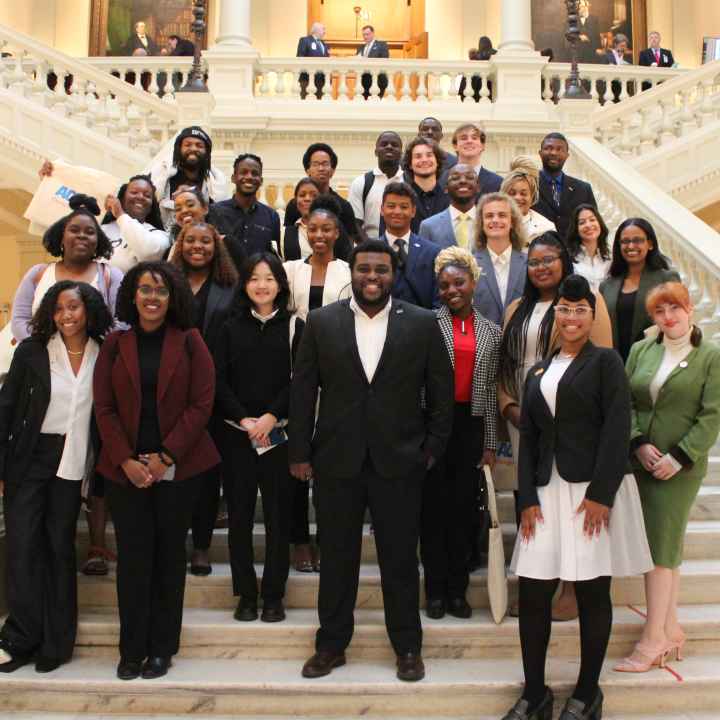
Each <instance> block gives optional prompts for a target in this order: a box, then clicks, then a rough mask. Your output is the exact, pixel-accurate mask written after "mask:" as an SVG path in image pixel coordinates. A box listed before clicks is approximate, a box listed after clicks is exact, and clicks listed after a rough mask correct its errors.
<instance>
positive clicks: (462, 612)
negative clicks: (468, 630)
mask: <svg viewBox="0 0 720 720" xmlns="http://www.w3.org/2000/svg"><path fill="white" fill-rule="evenodd" d="M447 610H448V612H449V613H450V614H451V615H452V616H453V617H456V618H469V617H471V616H472V608H471V607H470V605H469V604H468V601H467V600H466V599H465V598H464V597H454V598H450V599H449V600H448V605H447Z"/></svg>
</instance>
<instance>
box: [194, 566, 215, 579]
mask: <svg viewBox="0 0 720 720" xmlns="http://www.w3.org/2000/svg"><path fill="white" fill-rule="evenodd" d="M211 572H212V565H190V574H191V575H196V576H198V577H207V576H208V575H209V574H210V573H211Z"/></svg>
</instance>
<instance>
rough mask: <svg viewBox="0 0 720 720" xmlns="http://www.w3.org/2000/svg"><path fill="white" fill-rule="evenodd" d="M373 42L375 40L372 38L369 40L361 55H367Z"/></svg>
mask: <svg viewBox="0 0 720 720" xmlns="http://www.w3.org/2000/svg"><path fill="white" fill-rule="evenodd" d="M374 44H375V41H374V40H372V41H371V42H369V43H367V45H365V47H364V48H363V57H367V56H368V55H370V51H371V50H372V46H373V45H374Z"/></svg>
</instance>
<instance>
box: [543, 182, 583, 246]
mask: <svg viewBox="0 0 720 720" xmlns="http://www.w3.org/2000/svg"><path fill="white" fill-rule="evenodd" d="M539 186H540V187H539V190H540V198H539V199H538V201H537V203H536V204H535V205H534V206H533V210H537V211H538V212H539V213H540V214H541V215H544V216H545V217H546V218H547V219H548V220H550V221H552V222H554V223H555V227H556V228H557V231H558V234H559V235H560V237H561V238H562V239H563V240H565V236H566V235H567V231H568V227H569V225H570V215H572V211H573V210H574V209H575V208H576V207H577V206H578V205H582V204H583V203H588V204H590V205H594V206H595V207H597V201H596V200H595V195H594V194H593V190H592V186H591V185H590V183H586V182H585V181H584V180H580V179H578V178H574V177H571V176H570V175H565V178H564V182H563V191H562V195H560V207H559V208H558V206H557V205H555V203H554V202H553V194H552V188H551V187H550V181H549V180H547V179H546V178H545V176H544V175H543V174H542V173H541V174H540V182H539Z"/></svg>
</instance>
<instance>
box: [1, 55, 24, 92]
mask: <svg viewBox="0 0 720 720" xmlns="http://www.w3.org/2000/svg"><path fill="white" fill-rule="evenodd" d="M24 59H25V52H24V51H22V50H19V51H17V52H16V53H15V55H14V56H13V57H11V58H6V59H5V60H6V62H7V63H8V66H9V68H10V69H9V71H8V72H6V73H5V82H6V83H7V87H8V88H9V89H10V90H12V91H13V92H15V93H17V94H19V95H23V94H24V93H25V87H26V85H27V80H28V78H27V75H26V74H25V70H24V69H23V60H24Z"/></svg>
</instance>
